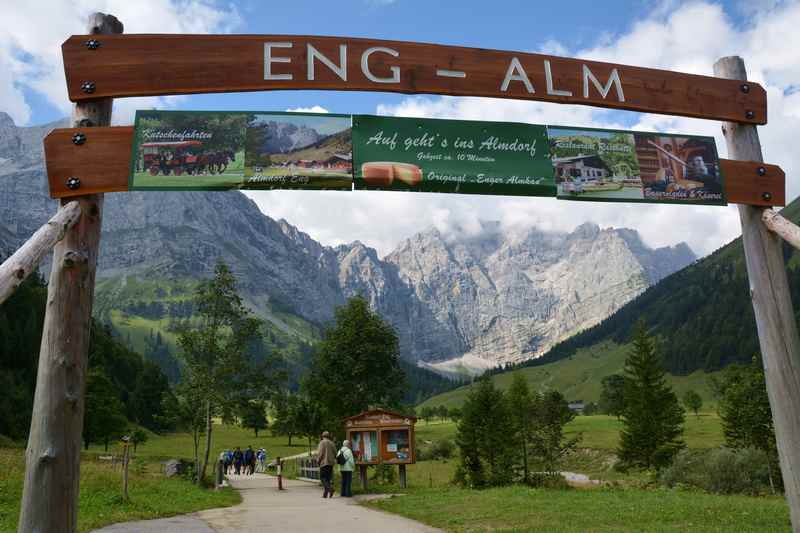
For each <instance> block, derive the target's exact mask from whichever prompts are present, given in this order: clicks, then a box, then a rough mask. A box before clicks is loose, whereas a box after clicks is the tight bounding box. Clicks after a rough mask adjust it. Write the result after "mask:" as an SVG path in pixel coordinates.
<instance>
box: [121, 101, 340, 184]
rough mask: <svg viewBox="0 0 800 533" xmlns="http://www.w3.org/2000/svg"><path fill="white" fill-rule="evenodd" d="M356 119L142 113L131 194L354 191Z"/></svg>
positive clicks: (138, 117)
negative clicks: (354, 120) (288, 190)
mask: <svg viewBox="0 0 800 533" xmlns="http://www.w3.org/2000/svg"><path fill="white" fill-rule="evenodd" d="M352 154H353V147H352V136H351V118H350V115H333V114H312V113H280V112H269V113H260V112H227V111H219V112H217V111H138V112H137V113H136V123H135V135H134V147H133V156H132V161H131V175H130V180H129V188H130V189H131V190H187V189H192V190H225V189H293V188H294V189H339V190H351V188H352V181H353V180H352Z"/></svg>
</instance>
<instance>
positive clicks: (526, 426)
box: [507, 372, 536, 483]
mask: <svg viewBox="0 0 800 533" xmlns="http://www.w3.org/2000/svg"><path fill="white" fill-rule="evenodd" d="M507 394H508V405H509V409H510V413H511V424H512V427H513V432H514V442H515V444H516V445H517V449H518V456H517V457H518V464H520V466H521V467H522V480H523V482H524V483H527V482H528V480H529V479H530V474H529V468H528V456H529V447H530V444H531V440H533V432H534V426H535V421H534V415H535V413H536V405H535V402H534V395H532V394H531V390H530V388H529V387H528V381H527V380H526V379H525V377H524V376H523V375H522V373H521V372H518V373H516V374H514V379H513V381H512V382H511V387H509V389H508V393H507Z"/></svg>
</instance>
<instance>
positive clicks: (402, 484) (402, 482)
mask: <svg viewBox="0 0 800 533" xmlns="http://www.w3.org/2000/svg"><path fill="white" fill-rule="evenodd" d="M398 466H399V468H400V488H401V489H405V488H408V483H407V482H406V465H404V464H401V465H398Z"/></svg>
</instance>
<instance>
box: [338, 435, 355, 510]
mask: <svg viewBox="0 0 800 533" xmlns="http://www.w3.org/2000/svg"><path fill="white" fill-rule="evenodd" d="M336 462H337V463H338V464H339V472H341V474H342V497H344V498H350V497H351V496H352V495H353V490H352V489H353V470H355V468H356V460H355V457H353V450H351V449H350V441H349V440H346V441H344V442H343V443H342V449H341V450H339V453H338V454H336Z"/></svg>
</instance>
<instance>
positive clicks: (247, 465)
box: [244, 446, 256, 475]
mask: <svg viewBox="0 0 800 533" xmlns="http://www.w3.org/2000/svg"><path fill="white" fill-rule="evenodd" d="M255 463H256V453H255V452H254V451H253V447H252V446H248V447H247V450H245V452H244V473H245V474H246V475H252V474H253V465H255Z"/></svg>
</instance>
